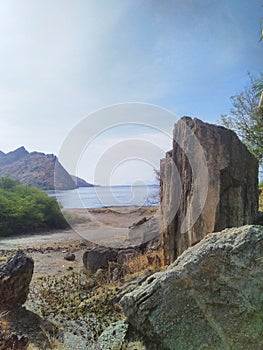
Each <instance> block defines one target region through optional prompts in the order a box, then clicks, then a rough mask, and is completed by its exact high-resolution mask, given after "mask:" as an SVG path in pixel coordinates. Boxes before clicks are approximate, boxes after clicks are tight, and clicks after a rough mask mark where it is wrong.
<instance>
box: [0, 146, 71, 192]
mask: <svg viewBox="0 0 263 350" xmlns="http://www.w3.org/2000/svg"><path fill="white" fill-rule="evenodd" d="M55 169H56V179H55V180H56V189H57V190H71V189H74V188H77V185H76V183H75V182H74V180H73V179H72V178H71V176H70V175H69V174H68V172H67V171H66V170H65V169H64V167H63V166H62V165H61V164H60V163H59V161H58V159H57V157H56V156H55V155H53V154H44V153H40V152H31V153H29V152H28V151H27V150H26V149H25V148H24V147H20V148H18V149H17V150H15V151H13V152H9V153H7V154H1V155H0V176H5V175H9V176H11V177H12V178H14V179H16V180H19V181H20V182H21V183H22V184H24V185H29V186H35V187H39V188H41V189H44V190H54V189H55V187H54V170H55Z"/></svg>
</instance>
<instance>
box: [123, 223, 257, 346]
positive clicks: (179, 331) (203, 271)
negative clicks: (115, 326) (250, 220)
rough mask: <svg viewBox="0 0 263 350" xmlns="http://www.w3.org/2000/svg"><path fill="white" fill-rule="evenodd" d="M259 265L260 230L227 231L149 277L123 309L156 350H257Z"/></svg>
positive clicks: (133, 325) (198, 245)
mask: <svg viewBox="0 0 263 350" xmlns="http://www.w3.org/2000/svg"><path fill="white" fill-rule="evenodd" d="M262 264H263V227H262V226H251V225H250V226H249V225H247V226H243V227H239V228H230V229H225V230H224V231H222V232H218V233H212V234H209V235H207V237H205V238H204V239H203V240H202V241H201V242H199V243H198V244H196V245H195V246H194V247H191V248H189V249H187V250H186V251H185V252H184V253H183V254H182V255H181V256H180V257H179V258H178V259H177V260H176V261H175V262H174V263H173V264H172V265H170V266H169V268H168V269H167V270H166V271H163V272H158V273H156V274H154V275H152V276H150V277H148V279H147V280H146V281H145V282H144V283H143V284H142V285H141V286H138V287H137V288H136V289H135V290H133V291H132V292H130V293H128V294H126V295H125V296H124V297H123V298H122V299H121V305H122V307H123V310H124V313H125V315H126V317H127V321H128V323H129V324H130V325H131V327H133V328H134V329H135V330H136V331H137V332H138V334H140V335H141V336H142V337H143V338H144V340H145V342H148V344H155V346H157V348H158V349H171V350H186V349H187V350H196V349H209V350H214V349H218V350H221V349H222V350H223V349H231V350H247V349H249V350H260V349H262V348H263V272H262V271H263V270H262ZM149 348H150V347H149Z"/></svg>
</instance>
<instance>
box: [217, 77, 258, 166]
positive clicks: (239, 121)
mask: <svg viewBox="0 0 263 350" xmlns="http://www.w3.org/2000/svg"><path fill="white" fill-rule="evenodd" d="M262 80H263V74H261V76H260V78H259V79H255V78H254V77H252V76H250V82H249V84H248V85H247V87H246V88H245V89H244V91H242V92H240V93H239V94H237V95H235V96H232V97H231V102H232V106H233V107H232V108H231V110H230V112H229V114H228V115H222V116H221V121H222V123H223V125H224V126H226V127H227V128H229V129H232V130H234V131H235V132H236V133H237V135H238V136H239V137H240V138H241V140H242V141H243V142H244V143H245V144H246V145H247V147H248V148H249V150H250V151H251V152H252V153H253V154H254V155H255V156H256V158H257V159H258V160H259V162H260V164H261V165H262V164H263V107H259V97H260V95H261V90H260V89H261V87H262ZM259 93H260V94H259Z"/></svg>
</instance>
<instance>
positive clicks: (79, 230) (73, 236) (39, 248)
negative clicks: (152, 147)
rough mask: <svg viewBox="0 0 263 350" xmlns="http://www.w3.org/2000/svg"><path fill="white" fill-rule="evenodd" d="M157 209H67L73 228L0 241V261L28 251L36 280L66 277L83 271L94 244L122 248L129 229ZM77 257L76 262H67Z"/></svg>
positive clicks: (66, 214) (67, 215)
mask: <svg viewBox="0 0 263 350" xmlns="http://www.w3.org/2000/svg"><path fill="white" fill-rule="evenodd" d="M156 210H157V207H139V208H138V207H118V208H99V209H67V210H65V212H64V214H65V216H66V217H67V219H68V222H69V223H70V225H71V228H70V229H67V230H56V231H49V232H42V233H37V234H30V235H24V236H16V237H12V238H8V239H6V238H5V239H2V240H1V241H0V251H1V255H2V256H0V260H2V261H3V260H4V259H5V256H6V255H8V251H10V250H15V249H23V250H25V251H26V252H27V253H28V255H29V256H31V257H32V258H33V259H34V262H35V268H34V277H33V278H34V279H36V278H38V277H39V276H43V275H54V274H56V275H60V274H61V275H64V274H67V273H70V272H71V271H72V270H79V269H80V268H82V266H83V264H82V256H83V253H84V251H85V250H86V249H87V248H88V247H92V246H94V244H102V245H108V246H115V247H116V246H117V247H118V246H121V244H122V242H123V241H124V240H125V239H126V237H127V234H128V231H129V227H130V226H131V225H132V224H133V223H135V222H138V221H139V220H141V219H142V218H144V217H147V218H148V217H150V216H152V215H154V213H155V212H156ZM68 253H74V254H75V257H76V258H75V260H74V261H67V260H65V259H64V257H65V256H66V254H68Z"/></svg>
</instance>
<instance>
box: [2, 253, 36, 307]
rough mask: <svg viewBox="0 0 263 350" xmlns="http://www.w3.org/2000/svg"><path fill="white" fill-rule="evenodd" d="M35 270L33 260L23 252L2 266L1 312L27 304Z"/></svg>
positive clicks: (16, 254)
mask: <svg viewBox="0 0 263 350" xmlns="http://www.w3.org/2000/svg"><path fill="white" fill-rule="evenodd" d="M33 270H34V262H33V260H32V259H31V258H29V257H27V256H26V255H25V254H24V253H23V251H17V252H16V253H15V255H13V256H12V257H11V258H9V260H8V261H7V262H6V263H4V264H2V265H1V266H0V310H1V309H6V308H8V307H14V306H18V305H23V304H24V303H25V302H26V299H27V295H28V292H29V284H30V282H31V278H32V275H33Z"/></svg>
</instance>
